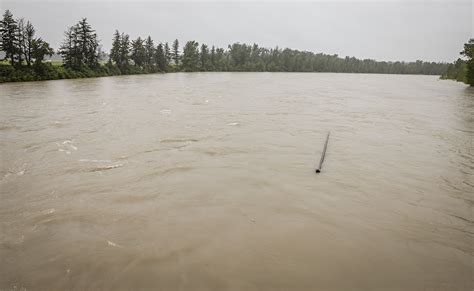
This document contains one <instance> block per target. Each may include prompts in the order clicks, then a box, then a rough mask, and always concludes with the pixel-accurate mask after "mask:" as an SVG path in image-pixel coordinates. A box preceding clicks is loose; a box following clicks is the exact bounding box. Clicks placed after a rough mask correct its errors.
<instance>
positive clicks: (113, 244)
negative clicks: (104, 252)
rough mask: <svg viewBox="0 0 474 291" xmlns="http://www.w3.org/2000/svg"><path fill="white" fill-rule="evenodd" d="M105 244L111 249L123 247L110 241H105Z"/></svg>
mask: <svg viewBox="0 0 474 291" xmlns="http://www.w3.org/2000/svg"><path fill="white" fill-rule="evenodd" d="M107 244H108V245H109V246H111V247H116V248H123V246H121V245H119V244H116V243H114V242H113V241H110V240H108V241H107Z"/></svg>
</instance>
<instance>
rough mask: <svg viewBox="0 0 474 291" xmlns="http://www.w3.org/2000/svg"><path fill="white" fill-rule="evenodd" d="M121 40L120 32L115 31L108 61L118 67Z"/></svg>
mask: <svg viewBox="0 0 474 291" xmlns="http://www.w3.org/2000/svg"><path fill="white" fill-rule="evenodd" d="M121 41H122V38H121V36H120V32H119V31H118V30H115V32H114V37H113V39H112V48H111V49H110V54H109V61H110V62H114V63H115V64H117V65H120V45H121Z"/></svg>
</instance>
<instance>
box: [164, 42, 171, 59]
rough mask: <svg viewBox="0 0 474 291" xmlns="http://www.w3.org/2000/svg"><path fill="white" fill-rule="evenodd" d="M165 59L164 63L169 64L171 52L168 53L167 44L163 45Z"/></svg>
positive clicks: (168, 47)
mask: <svg viewBox="0 0 474 291" xmlns="http://www.w3.org/2000/svg"><path fill="white" fill-rule="evenodd" d="M164 50H165V57H166V63H168V64H169V63H170V62H171V51H170V46H169V45H168V43H165V48H164Z"/></svg>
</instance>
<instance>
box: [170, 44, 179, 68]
mask: <svg viewBox="0 0 474 291" xmlns="http://www.w3.org/2000/svg"><path fill="white" fill-rule="evenodd" d="M171 57H172V58H173V60H174V64H175V65H176V66H178V65H179V59H180V56H179V42H178V40H177V39H175V41H174V42H173V52H172V53H171Z"/></svg>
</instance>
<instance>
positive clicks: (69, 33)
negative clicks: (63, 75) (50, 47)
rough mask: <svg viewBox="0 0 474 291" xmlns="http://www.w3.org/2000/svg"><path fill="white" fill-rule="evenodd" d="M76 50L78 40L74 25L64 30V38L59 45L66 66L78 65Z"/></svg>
mask: <svg viewBox="0 0 474 291" xmlns="http://www.w3.org/2000/svg"><path fill="white" fill-rule="evenodd" d="M76 50H77V41H76V32H75V28H74V27H73V26H71V27H68V29H67V30H66V31H65V32H64V40H63V42H62V43H61V46H60V47H59V51H58V53H59V54H60V55H61V57H62V59H63V65H64V66H65V67H69V68H74V67H76V66H77V62H76Z"/></svg>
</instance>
